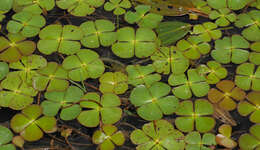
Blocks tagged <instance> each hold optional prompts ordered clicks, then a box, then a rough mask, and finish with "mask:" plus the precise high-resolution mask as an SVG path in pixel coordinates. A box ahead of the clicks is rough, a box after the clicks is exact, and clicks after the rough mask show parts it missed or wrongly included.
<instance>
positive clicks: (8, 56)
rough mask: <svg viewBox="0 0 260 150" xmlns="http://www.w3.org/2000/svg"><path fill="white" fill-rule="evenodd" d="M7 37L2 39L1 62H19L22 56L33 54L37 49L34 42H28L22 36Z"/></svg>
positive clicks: (0, 47) (11, 35)
mask: <svg viewBox="0 0 260 150" xmlns="http://www.w3.org/2000/svg"><path fill="white" fill-rule="evenodd" d="M6 37H7V38H5V37H3V36H1V37H0V43H1V44H0V60H3V61H6V62H15V61H18V60H19V59H21V57H22V56H28V55H30V54H32V53H33V52H34V50H35V48H36V45H35V43H34V42H33V41H27V40H26V38H25V37H24V36H22V35H21V34H12V33H9V34H8V35H7V36H6Z"/></svg>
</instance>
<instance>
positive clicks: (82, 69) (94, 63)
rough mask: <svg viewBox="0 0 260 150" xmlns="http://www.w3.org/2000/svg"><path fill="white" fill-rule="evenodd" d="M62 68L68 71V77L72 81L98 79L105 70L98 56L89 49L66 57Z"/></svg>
mask: <svg viewBox="0 0 260 150" xmlns="http://www.w3.org/2000/svg"><path fill="white" fill-rule="evenodd" d="M62 66H63V68H65V69H66V70H67V71H68V77H69V78H70V79H71V80H73V81H83V80H86V79H88V78H93V79H95V78H98V77H100V76H101V75H102V74H103V72H104V70H105V67H104V64H103V62H102V61H101V60H100V59H99V55H98V54H97V53H96V52H94V51H92V50H89V49H82V50H80V51H79V52H77V53H76V54H75V55H71V56H68V57H66V58H65V59H64V60H63V62H62Z"/></svg>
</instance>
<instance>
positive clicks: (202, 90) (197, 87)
mask: <svg viewBox="0 0 260 150" xmlns="http://www.w3.org/2000/svg"><path fill="white" fill-rule="evenodd" d="M187 77H188V79H187ZM168 83H169V84H170V85H171V86H174V87H173V89H172V93H173V94H174V95H175V96H176V97H178V98H181V99H189V98H191V96H192V93H193V94H194V95H195V96H196V97H203V96H205V95H207V94H208V91H209V84H208V83H207V82H206V78H205V77H204V76H202V75H200V74H198V72H197V71H196V69H189V70H188V71H187V76H186V75H185V74H184V73H182V74H178V75H175V74H171V75H170V77H169V79H168Z"/></svg>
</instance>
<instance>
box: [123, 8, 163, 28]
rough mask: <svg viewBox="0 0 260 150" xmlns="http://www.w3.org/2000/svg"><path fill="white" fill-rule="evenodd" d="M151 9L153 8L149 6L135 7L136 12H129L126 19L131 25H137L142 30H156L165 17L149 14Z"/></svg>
mask: <svg viewBox="0 0 260 150" xmlns="http://www.w3.org/2000/svg"><path fill="white" fill-rule="evenodd" d="M150 9H151V7H150V6H148V5H138V6H136V7H135V10H136V12H132V11H128V12H127V13H126V14H125V17H124V19H125V21H126V22H128V23H130V24H134V23H137V24H138V26H139V27H142V28H149V29H153V28H156V27H157V26H158V24H159V23H160V22H161V21H162V19H163V16H161V15H158V14H154V13H149V10H150Z"/></svg>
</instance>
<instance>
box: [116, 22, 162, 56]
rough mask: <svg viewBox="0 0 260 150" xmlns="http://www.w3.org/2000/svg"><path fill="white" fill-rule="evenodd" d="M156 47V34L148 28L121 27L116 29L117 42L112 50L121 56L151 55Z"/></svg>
mask: <svg viewBox="0 0 260 150" xmlns="http://www.w3.org/2000/svg"><path fill="white" fill-rule="evenodd" d="M157 47H158V41H157V37H156V34H155V33H154V32H153V30H151V29H148V28H138V29H137V30H136V31H135V29H134V28H132V27H123V28H120V29H119V30H117V42H116V43H114V44H113V45H112V51H113V53H114V54H115V55H117V56H119V57H121V58H131V57H134V56H136V57H138V58H144V57H148V56H151V55H152V54H153V53H154V52H155V51H156V49H157Z"/></svg>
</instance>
